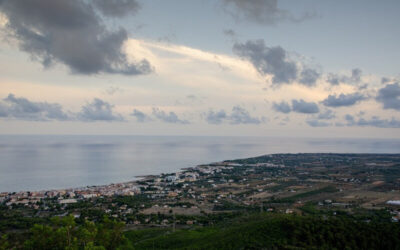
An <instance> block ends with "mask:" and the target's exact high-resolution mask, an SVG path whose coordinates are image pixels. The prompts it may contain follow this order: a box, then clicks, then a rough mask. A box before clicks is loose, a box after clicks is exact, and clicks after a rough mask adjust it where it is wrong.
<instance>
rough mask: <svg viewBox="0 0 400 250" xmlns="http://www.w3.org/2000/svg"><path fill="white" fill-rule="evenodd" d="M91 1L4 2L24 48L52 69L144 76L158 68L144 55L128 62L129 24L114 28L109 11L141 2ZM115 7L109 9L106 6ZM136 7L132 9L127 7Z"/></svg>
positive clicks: (3, 8) (12, 31)
mask: <svg viewBox="0 0 400 250" xmlns="http://www.w3.org/2000/svg"><path fill="white" fill-rule="evenodd" d="M107 2H108V3H106V1H102V0H99V1H95V2H94V3H95V4H91V3H92V2H91V1H85V0H68V1H64V0H3V1H1V2H0V12H1V13H2V14H3V15H5V16H6V17H7V20H8V21H7V24H6V26H5V29H6V30H7V31H8V35H9V36H11V37H13V38H15V39H16V40H17V41H18V45H19V48H20V50H22V51H25V52H27V53H29V54H30V55H31V58H32V59H33V60H37V61H40V62H41V63H42V65H43V66H44V67H46V68H48V67H50V66H52V65H54V64H55V63H61V64H64V65H66V66H67V67H68V68H69V69H70V71H71V72H72V73H76V74H85V75H90V74H99V73H109V74H123V75H140V74H148V73H150V72H152V71H153V68H152V66H151V65H150V63H149V62H148V61H147V60H145V59H143V60H141V61H138V62H128V59H127V55H126V54H125V53H124V51H123V45H124V43H125V41H127V39H128V34H127V31H126V30H125V29H124V28H118V29H116V30H110V29H108V28H107V26H106V25H105V23H104V21H103V17H102V16H101V15H100V14H98V12H97V11H96V10H98V11H100V12H102V13H103V14H104V15H114V17H118V15H123V14H125V12H124V11H125V10H124V11H122V12H121V10H120V7H122V6H124V8H126V6H127V5H128V6H133V4H134V2H135V1H127V0H125V1H123V0H113V1H107ZM106 5H107V6H111V7H110V8H109V9H107V11H108V12H105V11H106V10H104V9H103V8H102V7H101V6H103V7H104V6H106ZM129 9H130V10H132V7H130V8H126V10H129Z"/></svg>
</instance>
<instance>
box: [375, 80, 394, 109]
mask: <svg viewBox="0 0 400 250" xmlns="http://www.w3.org/2000/svg"><path fill="white" fill-rule="evenodd" d="M376 100H377V101H378V102H380V103H382V104H383V108H384V109H394V110H397V111H400V86H399V83H398V82H396V83H393V84H387V85H386V86H385V87H383V88H381V89H380V90H379V91H378V95H377V97H376Z"/></svg>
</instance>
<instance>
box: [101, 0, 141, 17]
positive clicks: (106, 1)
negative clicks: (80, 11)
mask: <svg viewBox="0 0 400 250" xmlns="http://www.w3.org/2000/svg"><path fill="white" fill-rule="evenodd" d="M93 3H94V5H95V6H96V7H97V9H98V10H99V11H101V13H102V14H103V15H105V16H109V17H122V16H126V15H128V14H133V13H136V12H137V11H138V10H139V8H140V5H139V3H138V2H137V1H136V0H93Z"/></svg>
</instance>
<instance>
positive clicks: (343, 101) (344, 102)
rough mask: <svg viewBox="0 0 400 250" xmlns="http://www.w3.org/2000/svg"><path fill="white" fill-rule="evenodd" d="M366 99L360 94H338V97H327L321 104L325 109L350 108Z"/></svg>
mask: <svg viewBox="0 0 400 250" xmlns="http://www.w3.org/2000/svg"><path fill="white" fill-rule="evenodd" d="M365 99H366V97H365V96H363V95H362V94H360V93H353V94H340V95H339V96H336V95H329V96H328V97H327V98H326V99H325V100H323V101H322V103H323V104H324V105H325V106H327V107H334V108H336V107H343V106H352V105H354V104H356V103H357V102H360V101H362V100H365Z"/></svg>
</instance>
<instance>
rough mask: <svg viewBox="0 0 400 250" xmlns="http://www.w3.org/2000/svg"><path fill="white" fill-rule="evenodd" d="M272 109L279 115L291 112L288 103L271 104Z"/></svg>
mask: <svg viewBox="0 0 400 250" xmlns="http://www.w3.org/2000/svg"><path fill="white" fill-rule="evenodd" d="M272 108H273V109H274V110H275V111H277V112H280V113H284V114H287V113H290V111H292V108H291V107H290V105H289V103H287V102H285V101H281V102H280V103H276V102H274V103H273V104H272Z"/></svg>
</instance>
